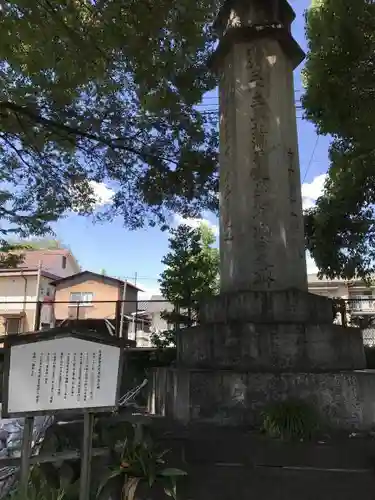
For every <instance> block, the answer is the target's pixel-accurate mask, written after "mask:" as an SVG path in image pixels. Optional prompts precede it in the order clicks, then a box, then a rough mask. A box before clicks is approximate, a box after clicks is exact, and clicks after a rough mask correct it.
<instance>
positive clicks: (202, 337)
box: [177, 322, 366, 372]
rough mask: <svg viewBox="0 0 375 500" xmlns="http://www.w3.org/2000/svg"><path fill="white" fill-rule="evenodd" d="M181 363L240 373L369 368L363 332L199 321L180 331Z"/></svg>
mask: <svg viewBox="0 0 375 500" xmlns="http://www.w3.org/2000/svg"><path fill="white" fill-rule="evenodd" d="M177 353H178V363H179V366H184V367H188V368H204V369H234V370H239V371H252V372H254V371H255V372H256V371H270V372H274V371H309V372H310V371H311V372H319V371H327V370H353V369H363V368H365V367H366V360H365V354H364V348H363V340H362V333H361V330H359V329H358V328H344V327H342V326H339V325H332V324H331V325H309V324H304V323H299V324H296V323H281V324H277V323H270V324H266V323H262V324H256V323H242V322H241V323H235V322H231V323H228V324H211V325H198V326H195V327H192V328H186V329H184V330H181V331H180V332H178V334H177Z"/></svg>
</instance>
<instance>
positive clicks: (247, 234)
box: [154, 0, 375, 427]
mask: <svg viewBox="0 0 375 500" xmlns="http://www.w3.org/2000/svg"><path fill="white" fill-rule="evenodd" d="M294 18H295V14H294V12H293V10H292V8H291V7H290V5H289V4H288V2H287V1H286V0H227V1H226V2H225V3H224V6H223V7H222V9H221V11H220V13H219V15H218V18H217V20H216V23H215V29H216V30H217V32H218V35H219V44H218V47H217V49H216V52H215V54H214V57H213V60H212V61H211V63H212V65H213V67H214V69H215V71H216V72H217V74H218V76H219V78H220V81H219V94H220V257H221V293H220V295H219V296H217V297H214V298H212V299H211V300H210V301H208V302H207V303H204V304H202V305H201V308H200V325H199V326H195V327H192V328H188V329H185V330H182V331H180V332H178V336H177V353H178V363H177V367H176V368H174V369H171V368H169V369H158V370H157V371H156V372H155V379H154V388H155V394H156V396H157V398H156V399H157V401H158V403H157V404H156V406H157V408H154V410H155V411H156V412H157V413H160V412H161V413H164V414H167V415H169V416H172V417H174V418H177V419H180V420H182V421H184V422H188V421H193V420H197V419H198V420H200V421H202V420H204V421H211V422H217V423H231V424H238V423H249V424H253V423H256V422H257V421H258V419H259V414H260V411H261V410H262V409H263V408H264V406H265V405H267V404H269V403H270V402H274V401H279V400H283V399H287V398H290V397H298V398H302V399H307V400H309V401H310V402H311V403H312V404H314V405H315V406H316V407H317V408H319V410H320V412H321V414H322V416H323V417H324V418H327V419H328V420H330V422H332V423H334V424H336V425H338V426H341V427H348V426H351V425H354V426H356V427H366V426H369V425H371V424H372V423H373V422H374V421H375V417H374V410H373V409H372V408H373V405H372V404H370V405H368V404H367V401H368V398H367V392H368V391H369V392H373V391H375V377H374V376H373V375H372V374H370V373H368V372H366V371H364V370H363V369H364V368H365V357H364V349H363V341H362V335H361V331H360V330H358V329H354V328H344V327H341V326H337V325H333V314H332V304H331V301H330V300H329V299H327V298H324V297H319V296H316V295H312V294H309V293H308V291H307V273H306V261H305V248H304V233H303V216H302V199H301V189H300V170H299V159H298V145H297V126H296V112H295V104H294V86H293V70H294V69H295V68H296V67H297V66H298V65H299V64H300V63H301V62H302V61H303V59H304V53H303V51H302V50H301V48H300V47H299V45H298V44H297V42H296V41H295V40H294V39H293V36H292V34H291V25H292V22H293V20H294ZM373 394H374V395H375V392H373ZM374 398H375V396H374Z"/></svg>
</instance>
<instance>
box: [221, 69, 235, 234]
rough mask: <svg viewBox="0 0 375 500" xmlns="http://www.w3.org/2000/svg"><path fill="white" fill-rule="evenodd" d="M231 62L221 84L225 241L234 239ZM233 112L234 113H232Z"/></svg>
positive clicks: (222, 192) (222, 209) (222, 217)
mask: <svg viewBox="0 0 375 500" xmlns="http://www.w3.org/2000/svg"><path fill="white" fill-rule="evenodd" d="M231 73H232V70H231V61H230V59H228V60H227V67H226V71H224V72H223V75H222V77H221V82H220V121H221V127H220V193H221V200H220V213H221V230H222V237H223V240H224V241H231V240H232V239H233V228H232V215H233V214H232V213H231V212H232V210H231V209H232V200H231V197H232V168H233V165H232V161H233V158H232V151H233V144H232V141H233V139H234V137H233V135H232V134H231V129H230V123H231V121H232V116H231V113H232V112H233V105H234V101H233V99H234V88H233V84H232V79H231ZM231 110H232V111H231Z"/></svg>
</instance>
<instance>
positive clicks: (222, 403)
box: [152, 368, 375, 430]
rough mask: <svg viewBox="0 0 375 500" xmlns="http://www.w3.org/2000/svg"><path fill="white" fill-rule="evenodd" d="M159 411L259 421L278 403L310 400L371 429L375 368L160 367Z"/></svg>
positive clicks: (332, 417) (327, 416)
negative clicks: (257, 369) (327, 370)
mask: <svg viewBox="0 0 375 500" xmlns="http://www.w3.org/2000/svg"><path fill="white" fill-rule="evenodd" d="M153 384H154V385H153V388H152V390H153V393H154V400H155V401H158V400H159V397H160V395H162V398H164V399H163V411H162V413H160V406H159V405H158V403H156V404H155V405H154V411H155V413H158V412H159V414H163V415H165V416H167V417H174V418H176V415H178V417H177V418H178V420H180V421H182V422H189V421H190V422H194V421H200V422H211V423H216V424H229V425H239V424H247V425H259V423H260V421H261V412H262V410H263V409H264V408H265V407H266V406H267V405H269V404H270V403H274V402H277V401H283V400H285V399H288V398H299V399H302V400H306V401H308V402H309V403H310V404H312V405H314V407H315V408H316V409H317V410H318V411H319V412H320V414H321V417H322V419H323V420H325V421H326V422H327V423H328V424H330V425H333V426H335V427H338V428H343V429H344V428H346V429H348V428H349V429H352V428H353V429H362V430H369V429H371V428H373V426H374V425H375V404H374V394H375V371H373V370H363V371H352V372H330V373H303V372H301V373H278V374H276V373H241V372H234V371H229V370H221V371H220V370H198V369H195V370H181V369H170V368H169V369H168V368H158V369H157V370H156V371H155V373H154V379H153Z"/></svg>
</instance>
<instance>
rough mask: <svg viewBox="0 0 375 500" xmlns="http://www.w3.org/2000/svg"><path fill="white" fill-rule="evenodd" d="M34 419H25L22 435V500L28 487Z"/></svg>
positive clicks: (20, 489) (20, 487)
mask: <svg viewBox="0 0 375 500" xmlns="http://www.w3.org/2000/svg"><path fill="white" fill-rule="evenodd" d="M33 427H34V417H25V424H24V427H23V434H22V450H21V471H20V486H19V491H20V497H21V499H22V500H26V499H27V487H28V485H29V475H30V451H31V445H32V441H33Z"/></svg>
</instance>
